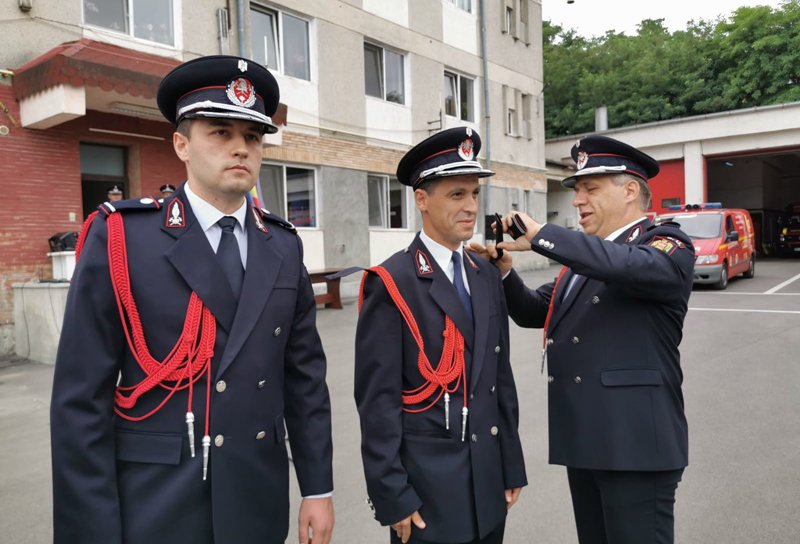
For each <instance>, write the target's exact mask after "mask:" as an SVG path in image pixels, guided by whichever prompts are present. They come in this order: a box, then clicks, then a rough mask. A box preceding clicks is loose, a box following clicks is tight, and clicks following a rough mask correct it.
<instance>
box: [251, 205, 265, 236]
mask: <svg viewBox="0 0 800 544" xmlns="http://www.w3.org/2000/svg"><path fill="white" fill-rule="evenodd" d="M250 209H251V210H253V219H254V220H255V222H256V228H257V229H258V230H260V231H261V232H263V233H264V234H267V233H269V230H268V229H267V226H266V225H265V224H264V222H263V221H262V220H261V216H260V215H259V214H258V211H257V210H256V209H255V208H250Z"/></svg>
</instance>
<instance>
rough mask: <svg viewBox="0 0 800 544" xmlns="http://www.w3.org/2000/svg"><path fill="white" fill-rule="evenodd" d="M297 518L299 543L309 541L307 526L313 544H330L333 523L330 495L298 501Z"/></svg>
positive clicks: (302, 543) (306, 543)
mask: <svg viewBox="0 0 800 544" xmlns="http://www.w3.org/2000/svg"><path fill="white" fill-rule="evenodd" d="M298 518H299V520H298V521H299V523H300V527H299V530H298V536H299V537H300V538H299V540H300V544H309V543H310V542H311V539H310V538H309V536H308V529H309V528H311V535H312V537H313V538H314V544H330V541H331V535H332V534H333V523H334V516H333V499H331V498H330V497H324V498H320V499H303V501H302V502H301V503H300V515H299V516H298Z"/></svg>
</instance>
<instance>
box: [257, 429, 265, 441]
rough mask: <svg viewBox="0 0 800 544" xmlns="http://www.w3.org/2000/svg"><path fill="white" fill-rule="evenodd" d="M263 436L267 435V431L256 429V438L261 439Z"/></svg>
mask: <svg viewBox="0 0 800 544" xmlns="http://www.w3.org/2000/svg"><path fill="white" fill-rule="evenodd" d="M265 436H267V433H265V432H264V431H258V434H256V440H263V439H264V437H265Z"/></svg>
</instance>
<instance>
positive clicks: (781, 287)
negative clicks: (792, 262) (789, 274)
mask: <svg viewBox="0 0 800 544" xmlns="http://www.w3.org/2000/svg"><path fill="white" fill-rule="evenodd" d="M797 280H800V274H798V275H796V276H795V277H793V278H789V279H788V280H786V281H785V282H783V283H779V284H778V285H776V286H775V287H773V288H772V289H770V290H769V291H764V294H765V295H771V294H772V293H774V292H775V291H780V290H781V289H783V288H784V287H786V286H787V285H789V284H790V283H792V282H793V281H797Z"/></svg>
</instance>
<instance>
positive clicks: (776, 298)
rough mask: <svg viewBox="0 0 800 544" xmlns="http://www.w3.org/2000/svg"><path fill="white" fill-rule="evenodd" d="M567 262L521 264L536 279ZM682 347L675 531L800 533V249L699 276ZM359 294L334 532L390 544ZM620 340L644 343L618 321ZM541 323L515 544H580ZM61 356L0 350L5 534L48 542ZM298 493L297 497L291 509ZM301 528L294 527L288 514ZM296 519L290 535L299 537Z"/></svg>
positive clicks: (323, 330) (348, 334) (337, 321)
mask: <svg viewBox="0 0 800 544" xmlns="http://www.w3.org/2000/svg"><path fill="white" fill-rule="evenodd" d="M557 271H558V268H557V267H555V266H553V267H550V269H548V270H540V271H535V272H529V273H525V274H523V277H524V279H525V280H526V283H527V284H528V285H529V286H538V285H540V284H541V283H544V282H546V281H549V280H552V279H553V277H554V276H555V275H556V273H557ZM689 306H690V311H689V314H688V315H687V318H686V323H685V327H684V340H683V343H682V345H681V352H682V361H683V371H684V378H685V381H684V396H685V399H686V411H687V418H688V420H689V440H690V443H689V452H690V454H689V455H690V466H689V467H688V468H687V469H686V472H685V474H684V478H683V482H682V483H681V484H680V486H679V488H678V492H677V503H676V508H675V515H676V542H678V543H692V544H694V543H697V544H717V543H719V544H723V543H724V544H761V543H764V544H783V543H786V544H790V543H791V544H796V543H797V542H800V358H799V357H798V354H799V353H800V260H772V261H762V262H759V263H758V265H757V268H756V277H755V278H753V279H741V278H738V279H732V280H731V282H730V284H729V287H728V289H727V291H714V290H711V289H709V288H704V287H698V288H696V289H695V291H694V292H693V294H692V297H691V299H690V301H689ZM356 319H357V310H356V307H355V304H354V303H352V302H351V303H348V304H345V308H344V309H343V310H321V311H319V313H318V327H319V330H320V334H321V336H322V341H323V344H324V346H325V351H326V353H327V355H328V385H329V387H330V392H331V402H332V409H333V429H334V479H335V491H334V504H335V508H336V516H337V523H336V529H335V532H334V542H336V543H348V544H350V543H354V544H360V543H367V544H372V543H385V542H387V541H388V530H387V529H385V528H382V527H380V526H379V525H378V524H377V522H375V521H374V520H373V519H372V514H371V512H370V510H369V508H368V507H367V505H366V503H365V498H366V490H365V486H364V481H363V473H362V470H361V461H360V451H359V442H360V435H359V428H358V418H357V413H356V409H355V403H354V401H353V337H354V332H355V324H356ZM618 335H619V339H618V340H619V341H620V342H625V341H635V339H633V338H628V337H626V335H625V331H618ZM540 345H541V331H539V330H529V329H520V328H518V327H516V326H515V325H513V323H512V325H511V359H512V365H513V368H514V372H515V377H516V382H517V389H518V393H519V396H520V403H521V422H520V430H521V434H522V439H523V448H524V450H525V457H526V463H527V469H528V479H529V481H530V485H529V486H528V487H527V488H526V489H525V490H524V491H523V493H522V496H521V498H520V501H519V502H518V503H517V505H516V506H515V507H514V508H513V509H512V510H511V512H510V515H509V518H508V525H507V530H506V539H505V542H506V543H508V544H530V543H541V544H576V543H577V538H576V536H575V530H574V521H573V516H572V509H571V503H570V500H569V491H568V488H567V481H566V474H565V470H564V468H563V467H557V466H550V465H548V464H547V413H546V407H547V404H546V403H547V398H546V395H547V382H546V379H545V376H542V375H541V374H540V373H539V360H540V359H539V355H538V353H539V346H540ZM52 371H53V367H52V366H48V365H41V364H37V363H30V362H27V361H25V360H21V359H15V358H4V359H0V542H2V543H8V544H12V543H13V544H40V543H47V542H51V541H52V536H51V535H52V524H51V507H52V494H51V488H50V479H51V474H50V445H49V429H48V425H49V423H48V419H49V418H48V412H49V397H50V388H51V384H52ZM298 504H299V496H298V492H297V489H296V487H295V488H294V489H293V496H292V514H291V515H292V517H293V518H296V515H297V506H298ZM293 527H294V524H293ZM296 541H297V536H296V528H295V529H293V530H292V532H291V533H290V535H289V540H288V541H287V542H290V543H291V542H296Z"/></svg>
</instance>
